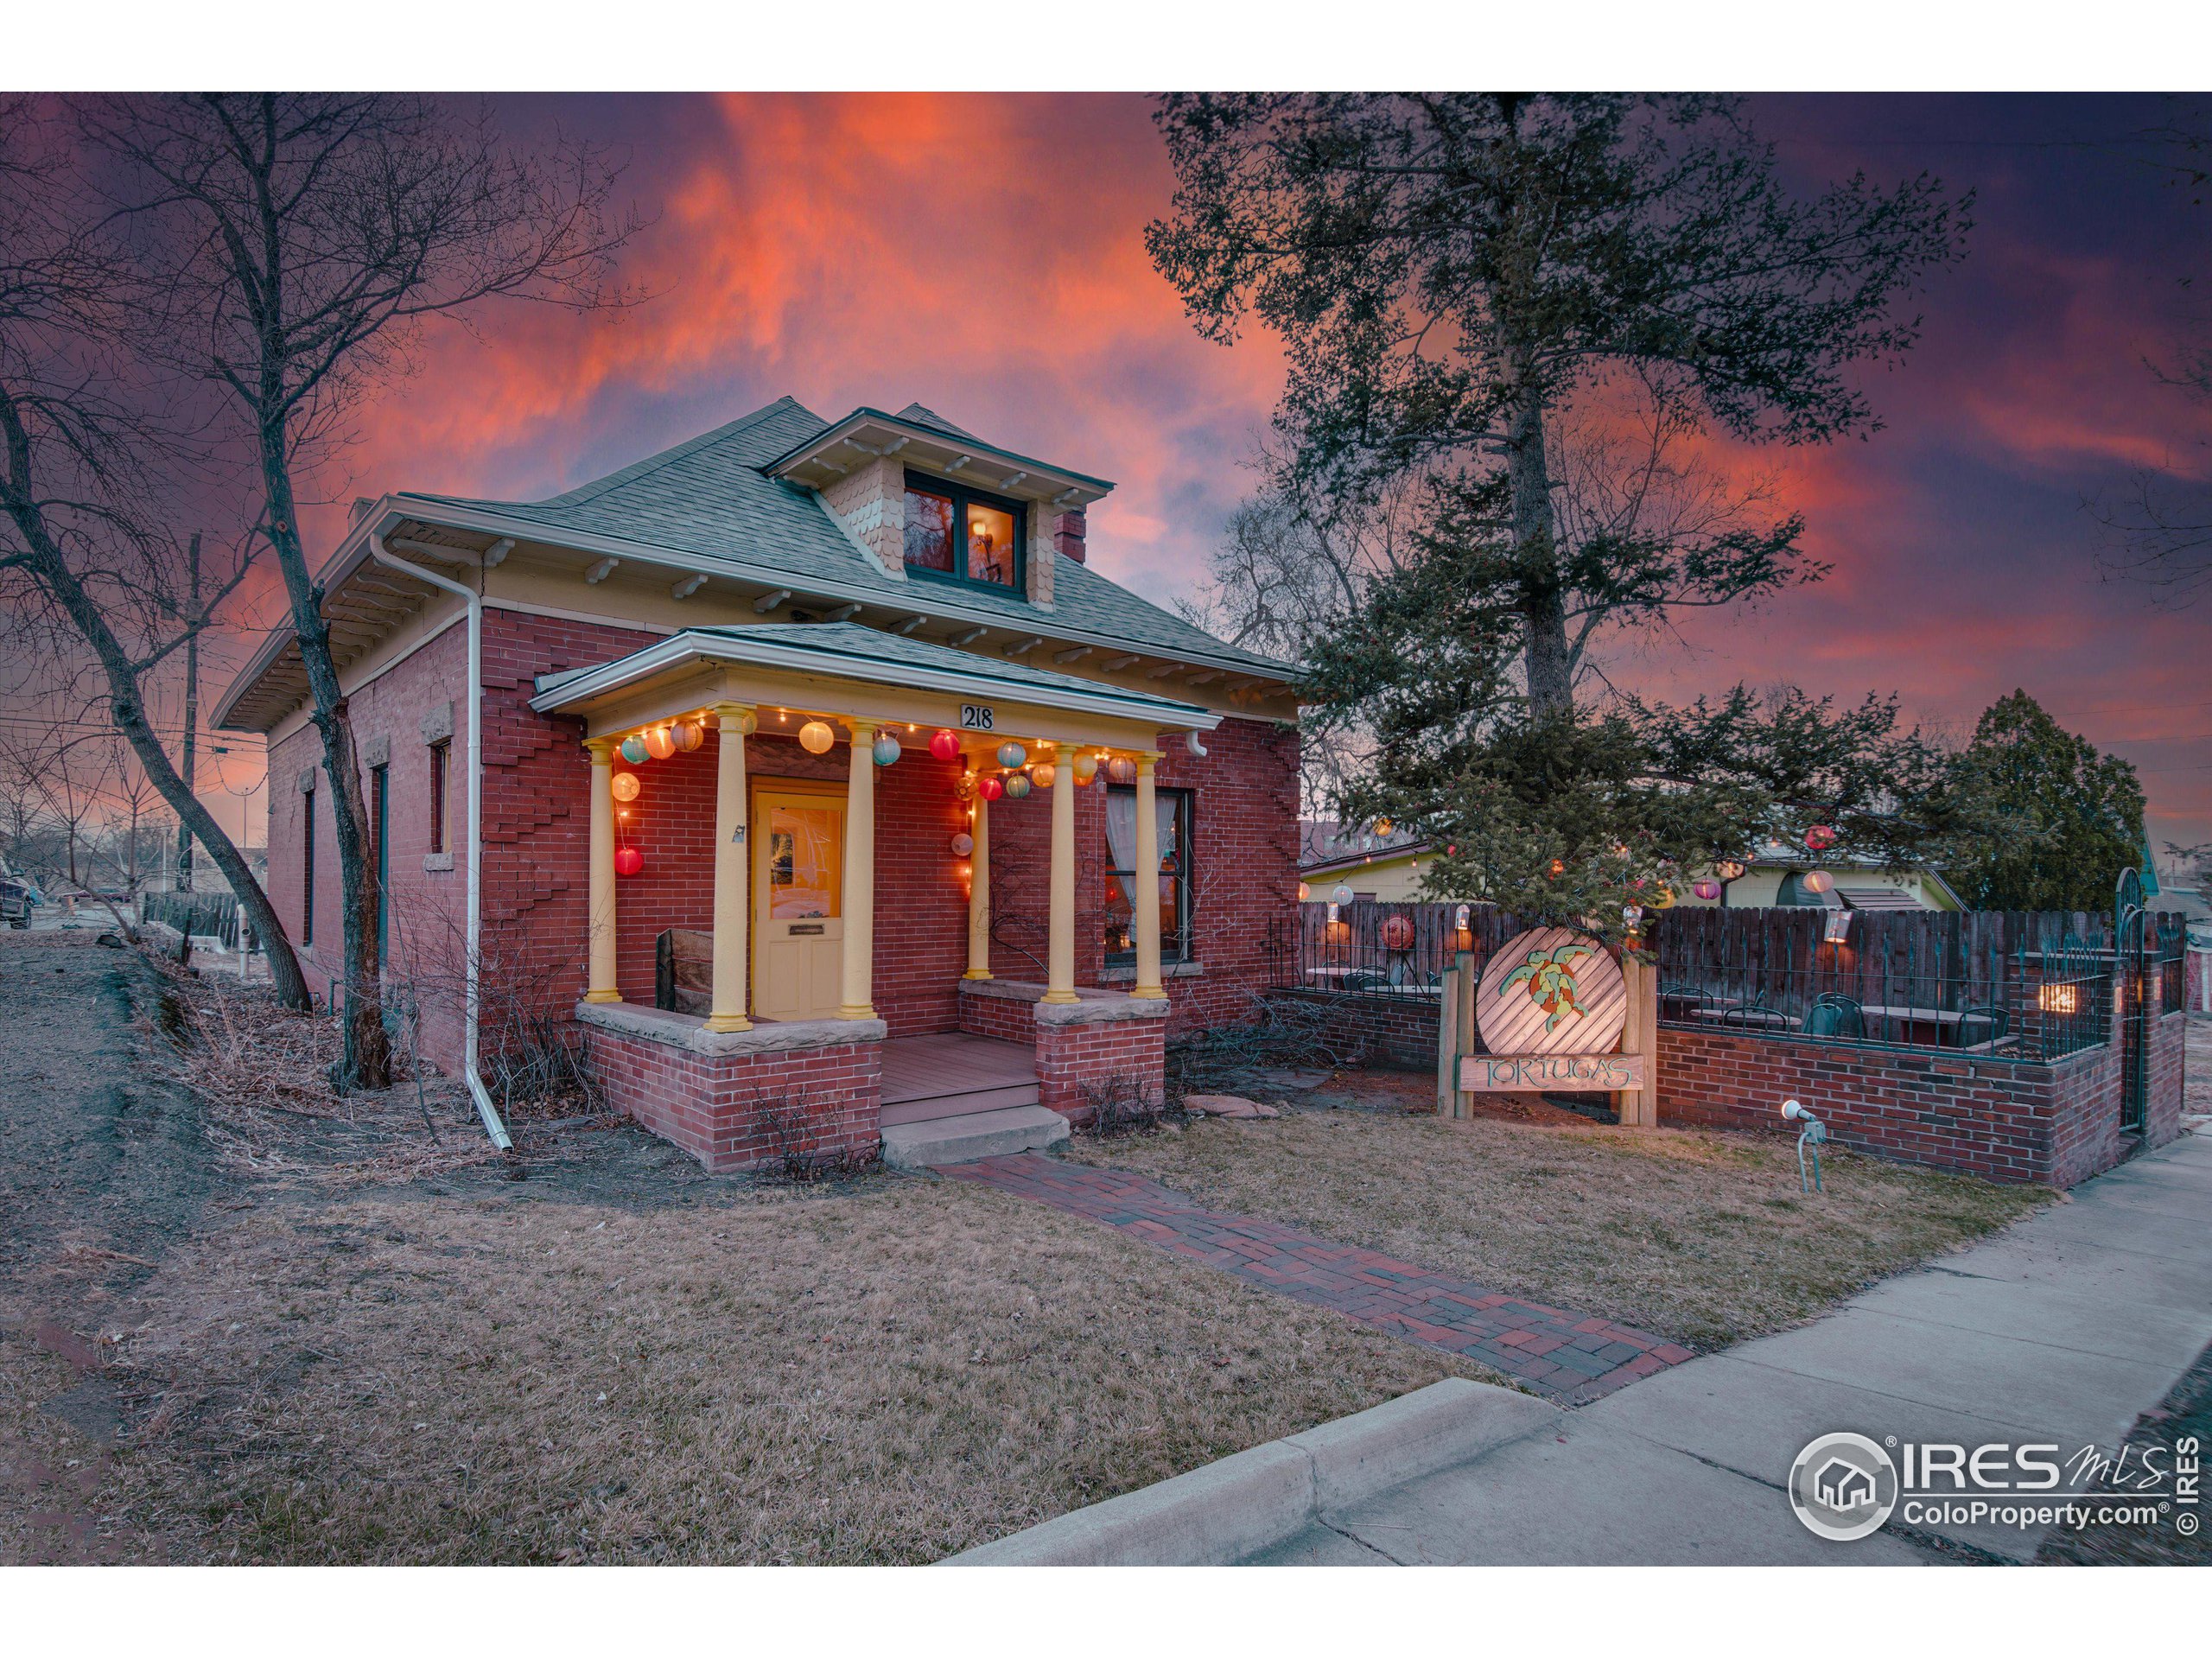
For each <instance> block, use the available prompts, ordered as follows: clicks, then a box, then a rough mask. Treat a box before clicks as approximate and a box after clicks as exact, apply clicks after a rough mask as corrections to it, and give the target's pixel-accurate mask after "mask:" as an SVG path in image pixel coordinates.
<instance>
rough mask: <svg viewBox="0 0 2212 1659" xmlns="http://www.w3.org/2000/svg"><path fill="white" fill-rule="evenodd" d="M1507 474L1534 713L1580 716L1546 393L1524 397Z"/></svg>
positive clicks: (1510, 443) (1508, 441)
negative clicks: (1548, 452) (1548, 449)
mask: <svg viewBox="0 0 2212 1659" xmlns="http://www.w3.org/2000/svg"><path fill="white" fill-rule="evenodd" d="M1506 476H1507V479H1508V480H1509V482H1510V485H1511V486H1512V491H1513V534H1514V539H1515V542H1516V548H1517V554H1518V560H1517V563H1518V564H1519V567H1520V582H1521V621H1522V628H1523V630H1524V631H1525V633H1526V638H1527V645H1526V648H1525V654H1524V658H1523V660H1524V662H1525V664H1526V666H1527V669H1528V676H1529V713H1530V714H1531V715H1534V716H1535V718H1537V719H1538V720H1555V719H1559V718H1561V717H1563V716H1566V715H1572V714H1573V712H1574V659H1573V652H1572V651H1571V650H1570V649H1569V647H1568V645H1567V594H1566V591H1565V588H1564V586H1563V583H1562V580H1561V576H1560V568H1559V543H1558V536H1557V524H1556V521H1555V519H1554V516H1553V513H1552V486H1551V469H1550V467H1549V466H1548V464H1547V463H1546V461H1545V457H1544V404H1543V397H1542V395H1541V393H1538V392H1535V391H1527V392H1524V393H1523V394H1522V398H1521V402H1520V407H1519V409H1518V410H1516V413H1515V415H1514V418H1513V429H1512V432H1511V433H1510V435H1509V436H1508V437H1507V439H1506Z"/></svg>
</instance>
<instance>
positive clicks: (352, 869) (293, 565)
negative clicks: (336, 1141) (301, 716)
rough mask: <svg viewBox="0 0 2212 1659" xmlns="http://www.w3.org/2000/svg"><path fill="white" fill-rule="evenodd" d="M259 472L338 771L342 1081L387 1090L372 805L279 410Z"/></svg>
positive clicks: (331, 762) (330, 772) (319, 720)
mask: <svg viewBox="0 0 2212 1659" xmlns="http://www.w3.org/2000/svg"><path fill="white" fill-rule="evenodd" d="M270 391H271V394H272V395H270V396H269V397H265V399H264V404H263V407H264V409H268V408H277V407H281V406H282V399H281V397H278V396H276V395H274V392H275V391H277V389H274V388H272V389H270ZM261 474H262V486H263V489H264V495H265V498H266V500H267V503H268V512H269V517H268V519H267V522H266V525H265V529H266V533H267V535H268V537H269V539H270V543H271V544H272V545H273V546H274V547H275V549H276V551H277V569H280V570H281V571H283V576H284V588H285V591H286V593H287V594H289V597H290V599H291V602H292V630H293V633H294V635H295V637H296V639H297V640H298V642H299V650H300V663H301V666H302V667H303V668H304V669H305V670H306V671H307V677H308V690H309V692H310V693H311V695H312V696H313V697H314V700H315V714H314V721H315V730H316V731H318V732H319V733H321V735H322V767H323V772H324V774H325V775H326V776H327V777H328V778H329V779H330V806H331V812H330V817H331V826H332V829H333V833H334V839H335V840H336V841H337V843H338V891H339V918H340V922H341V924H342V925H341V928H340V933H341V935H342V949H343V952H344V958H345V959H344V965H343V972H344V976H345V982H346V1014H345V1033H346V1054H345V1058H344V1061H343V1062H342V1065H341V1070H342V1072H343V1081H344V1082H345V1084H346V1086H348V1087H352V1088H359V1089H384V1088H387V1087H389V1086H390V1085H391V1039H390V1037H389V1036H388V1035H387V1034H386V1033H385V1028H384V987H383V975H382V964H381V963H379V962H378V952H377V902H378V890H377V880H376V870H375V868H374V865H373V863H372V849H371V847H370V836H369V821H368V811H367V809H366V806H365V803H364V802H363V800H362V791H361V772H360V766H359V759H358V756H357V754H356V752H355V749H354V747H353V718H352V715H351V713H350V711H349V709H348V708H347V705H346V693H345V690H344V688H343V687H342V686H340V683H339V679H338V665H337V664H336V662H335V661H334V659H333V658H332V657H331V654H330V625H329V624H328V623H327V622H325V621H324V620H323V618H322V607H321V597H322V595H321V590H320V588H319V587H318V586H317V584H316V583H315V581H314V580H313V578H312V577H311V576H310V575H308V563H307V550H306V549H305V547H304V546H302V543H301V541H300V535H299V520H298V517H297V514H296V508H295V505H294V502H293V499H292V475H291V466H290V461H289V457H288V455H287V454H286V449H285V433H284V429H283V423H282V420H281V418H280V419H279V420H277V421H276V422H273V423H270V422H264V425H263V427H262V431H261Z"/></svg>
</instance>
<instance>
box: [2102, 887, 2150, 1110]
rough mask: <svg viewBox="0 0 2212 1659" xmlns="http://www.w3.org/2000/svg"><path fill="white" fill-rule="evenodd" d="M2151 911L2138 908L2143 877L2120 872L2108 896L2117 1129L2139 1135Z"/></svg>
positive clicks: (2146, 1078)
mask: <svg viewBox="0 0 2212 1659" xmlns="http://www.w3.org/2000/svg"><path fill="white" fill-rule="evenodd" d="M2150 922H2151V915H2150V912H2148V911H2147V910H2145V908H2144V907H2143V880H2142V878H2141V877H2140V876H2139V875H2138V874H2136V873H2135V872H2134V871H2133V870H2122V871H2121V872H2120V887H2119V891H2118V892H2117V893H2114V894H2113V930H2112V950H2113V963H2112V982H2113V995H2114V997H2115V998H2116V1000H2117V1001H2118V1002H2119V1004H2120V1007H2119V1008H2118V1009H2117V1010H2116V1012H2117V1014H2118V1016H2119V1017H2118V1020H2117V1021H2116V1023H2117V1025H2118V1026H2119V1029H2118V1030H2117V1031H2116V1032H2114V1033H2113V1037H2114V1039H2115V1040H2116V1041H2117V1042H2118V1043H2119V1044H2120V1129H2121V1131H2122V1133H2131V1132H2132V1133H2138V1134H2139V1133H2140V1132H2141V1130H2142V1128H2143V1120H2144V1114H2145V1107H2146V1105H2147V1103H2148V1102H2149V1099H2150V1093H2151V1014H2152V1008H2151V999H2150V987H2151V948H2152V933H2151V926H2150Z"/></svg>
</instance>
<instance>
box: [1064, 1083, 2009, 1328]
mask: <svg viewBox="0 0 2212 1659" xmlns="http://www.w3.org/2000/svg"><path fill="white" fill-rule="evenodd" d="M1338 1081H1339V1082H1341V1081H1343V1079H1341V1078H1340V1079H1338ZM1417 1081H1418V1082H1419V1084H1420V1090H1427V1088H1428V1087H1429V1085H1428V1084H1427V1081H1426V1080H1425V1079H1422V1080H1417ZM1416 1092H1418V1091H1416ZM1509 1110H1510V1109H1509ZM1073 1155H1074V1156H1076V1157H1077V1158H1080V1159H1082V1160H1084V1161H1087V1162H1091V1163H1109V1164H1116V1165H1119V1166H1122V1167H1124V1168H1128V1169H1132V1170H1135V1171H1138V1172H1140V1173H1143V1174H1146V1175H1149V1176H1152V1177H1153V1178H1154V1179H1156V1180H1159V1181H1161V1182H1164V1183H1165V1184H1166V1185H1169V1186H1172V1187H1174V1188H1177V1189H1178V1190H1179V1191H1181V1192H1188V1193H1190V1194H1192V1196H1193V1197H1196V1198H1199V1199H1201V1200H1203V1201H1205V1203H1207V1204H1210V1205H1219V1206H1221V1207H1223V1208H1224V1209H1230V1210H1237V1211H1244V1212H1245V1213H1247V1214H1250V1215H1255V1216H1262V1217H1268V1218H1269V1219H1272V1220H1275V1221H1279V1222H1284V1223H1288V1224H1297V1225H1301V1226H1305V1227H1308V1228H1311V1229H1312V1230H1313V1231H1315V1232H1318V1233H1320V1234H1322V1235H1324V1236H1327V1237H1330V1238H1332V1239H1338V1240H1341V1241H1344V1242H1346V1243H1358V1244H1364V1245H1367V1246H1369V1247H1370V1248H1372V1249H1379V1250H1383V1251H1387V1252H1389V1253H1390V1254H1392V1255H1399V1256H1402V1257H1404V1258H1405V1259H1407V1260H1408V1261H1411V1262H1418V1263H1420V1264H1421V1265H1422V1266H1424V1267H1428V1268H1439V1269H1443V1270H1446V1271H1450V1272H1455V1273H1459V1274H1465V1275H1466V1276H1467V1277H1468V1278H1469V1279H1471V1280H1473V1281H1476V1282H1478V1283H1479V1284H1483V1285H1486V1286H1489V1287H1491V1288H1493V1289H1497V1290H1502V1291H1506V1292H1510V1293H1511V1294H1516V1295H1523V1296H1528V1297H1530V1298H1533V1299H1535V1300H1539V1301H1543V1302H1548V1303H1550V1304H1553V1305H1554V1306H1560V1307H1565V1308H1572V1309H1573V1310H1575V1311H1576V1312H1578V1313H1595V1314H1603V1315H1605V1317H1607V1318H1610V1319H1618V1320H1622V1321H1624V1322H1625V1323H1627V1324H1630V1325H1639V1326H1641V1327H1643V1329H1645V1330H1648V1331H1654V1332H1660V1333H1662V1334H1663V1335H1666V1336H1669V1337H1672V1338H1675V1340H1677V1341H1680V1342H1683V1343H1687V1344H1692V1345H1694V1346H1697V1347H1701V1348H1717V1347H1721V1346H1725V1345H1726V1344H1729V1343H1733V1342H1741V1341H1743V1340H1744V1339H1745V1338H1748V1337H1754V1336H1758V1335H1761V1334H1763V1333H1764V1332H1770V1331H1774V1330H1777V1329H1779V1328H1781V1327H1782V1326H1784V1325H1791V1324H1795V1323H1796V1322H1798V1321H1800V1320H1802V1319H1808V1318H1809V1317H1810V1316H1812V1315H1813V1314H1815V1313H1819V1312H1820V1311H1821V1309H1822V1308H1824V1307H1827V1306H1829V1305H1831V1304H1832V1303H1834V1302H1835V1301H1837V1300H1840V1299H1841V1298H1843V1297H1845V1296H1847V1295H1849V1294H1851V1293H1852V1292H1853V1291H1856V1290H1858V1289H1860V1288H1861V1287H1864V1286H1866V1285H1867V1284H1870V1283H1872V1281H1875V1280H1877V1279H1880V1278H1883V1277H1885V1275H1887V1274H1893V1273H1896V1272H1898V1271H1899V1270H1901V1269H1903V1268H1908V1267H1910V1266H1912V1265H1913V1264H1914V1263H1916V1262H1921V1261H1924V1260H1926V1259H1927V1258H1928V1257H1929V1256H1931V1255H1940V1254H1941V1253H1942V1252H1943V1251H1946V1250H1948V1249H1954V1248H1955V1247H1957V1246H1959V1245H1961V1244H1964V1243H1967V1242H1968V1241H1970V1240H1972V1239H1974V1238H1975V1237H1977V1236H1980V1235H1981V1234H1983V1233H1986V1232H1987V1231H1989V1230H1991V1229H1993V1228H1996V1227H2001V1226H2003V1225H2004V1224H2005V1223H2007V1222H2009V1221H2012V1220H2013V1219H2014V1218H2016V1217H2019V1216H2021V1215H2024V1214H2025V1213H2026V1212H2027V1211H2031V1210H2032V1209H2034V1208H2036V1207H2037V1205H2040V1204H2042V1203H2044V1201H2045V1200H2046V1198H2048V1196H2049V1195H2048V1194H2046V1193H2044V1192H2040V1191H2037V1190H2034V1189H2028V1188H2021V1187H2005V1186H1998V1185H1992V1184H1991V1183H1989V1182H1986V1181H1980V1180H1974V1179H1967V1178H1965V1177H1960V1176H1951V1175H1943V1174H1939V1173H1936V1172H1934V1171H1932V1170H1924V1169H1915V1168H1910V1167H1906V1166H1901V1165H1897V1164H1888V1163H1883V1162H1880V1161H1878V1160H1875V1159H1872V1158H1865V1157H1859V1156H1855V1155H1853V1154H1849V1153H1846V1152H1842V1151H1840V1150H1835V1149H1831V1150H1830V1151H1829V1152H1828V1154H1827V1156H1826V1158H1825V1159H1824V1160H1823V1163H1824V1169H1825V1175H1826V1181H1825V1185H1826V1187H1827V1191H1826V1192H1824V1193H1820V1194H1812V1193H1807V1194H1802V1195H1801V1194H1800V1193H1799V1192H1798V1183H1797V1160H1796V1149H1795V1143H1794V1141H1790V1140H1789V1139H1786V1138H1784V1137H1782V1136H1779V1135H1777V1136H1775V1137H1773V1138H1771V1139H1769V1138H1766V1137H1760V1136H1752V1135H1720V1134H1700V1133H1696V1132H1692V1131H1686V1130H1675V1129H1659V1130H1643V1131H1628V1130H1623V1129H1619V1128H1611V1127H1608V1126H1605V1125H1601V1124H1597V1123H1594V1122H1589V1121H1587V1120H1584V1119H1580V1118H1577V1117H1575V1116H1573V1114H1571V1113H1567V1112H1562V1111H1559V1110H1557V1109H1553V1108H1549V1107H1546V1106H1542V1105H1541V1104H1532V1105H1531V1106H1530V1107H1529V1108H1527V1109H1522V1114H1521V1115H1519V1116H1509V1115H1503V1114H1502V1115H1501V1116H1496V1117H1488V1118H1478V1119H1473V1120H1469V1121H1461V1122H1454V1121H1451V1120H1446V1119H1440V1118H1438V1117H1435V1116H1412V1115H1408V1114H1405V1113H1404V1112H1402V1111H1381V1112H1377V1111H1313V1110H1293V1111H1291V1112H1288V1113H1287V1114H1286V1115H1285V1116H1283V1117H1281V1119H1279V1120H1276V1121H1274V1122H1236V1123H1229V1122H1219V1121H1217V1120H1206V1121H1202V1122H1198V1123H1195V1124H1193V1125H1192V1127H1190V1128H1187V1129H1185V1130H1183V1131H1181V1132H1179V1133H1178V1132H1175V1131H1173V1130H1168V1131H1165V1132H1162V1133H1160V1134H1156V1135H1146V1136H1141V1137H1135V1138H1129V1139H1122V1140H1116V1141H1106V1142H1103V1143H1102V1142H1097V1141H1090V1142H1084V1143H1079V1144H1078V1147H1077V1150H1076V1152H1075V1154H1073Z"/></svg>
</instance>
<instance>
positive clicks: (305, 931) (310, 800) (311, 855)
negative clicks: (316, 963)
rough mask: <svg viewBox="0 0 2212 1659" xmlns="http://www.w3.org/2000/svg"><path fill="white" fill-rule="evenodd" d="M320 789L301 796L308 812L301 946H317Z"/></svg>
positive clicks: (304, 825)
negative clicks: (317, 819) (316, 904)
mask: <svg viewBox="0 0 2212 1659" xmlns="http://www.w3.org/2000/svg"><path fill="white" fill-rule="evenodd" d="M321 792H322V791H320V790H314V789H310V790H308V791H306V792H305V793H304V794H302V796H301V797H300V798H301V799H302V800H303V801H305V802H306V803H307V804H308V805H307V812H306V814H305V816H304V817H303V819H302V829H303V833H302V836H301V846H300V890H301V897H300V948H301V949H302V950H312V949H313V948H314V946H315V797H316V796H317V795H319V794H321Z"/></svg>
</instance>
